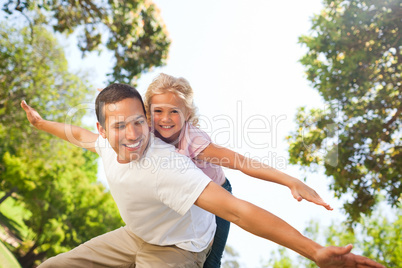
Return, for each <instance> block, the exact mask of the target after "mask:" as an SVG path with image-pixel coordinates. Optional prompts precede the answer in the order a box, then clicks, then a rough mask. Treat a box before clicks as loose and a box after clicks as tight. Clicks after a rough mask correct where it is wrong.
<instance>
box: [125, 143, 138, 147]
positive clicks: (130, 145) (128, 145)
mask: <svg viewBox="0 0 402 268" xmlns="http://www.w3.org/2000/svg"><path fill="white" fill-rule="evenodd" d="M138 145H140V142H137V143H134V144H126V146H127V147H128V148H135V147H137V146H138Z"/></svg>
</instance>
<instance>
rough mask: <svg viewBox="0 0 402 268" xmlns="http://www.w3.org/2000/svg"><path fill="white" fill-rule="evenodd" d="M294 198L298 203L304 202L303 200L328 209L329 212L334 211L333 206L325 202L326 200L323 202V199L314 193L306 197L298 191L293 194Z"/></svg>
mask: <svg viewBox="0 0 402 268" xmlns="http://www.w3.org/2000/svg"><path fill="white" fill-rule="evenodd" d="M292 194H293V197H294V198H295V199H296V200H297V201H299V202H300V201H302V200H303V199H305V200H307V201H309V202H312V203H314V204H316V205H319V206H323V207H324V208H326V209H327V210H334V209H333V208H332V207H331V205H329V204H328V203H326V202H324V200H322V198H321V197H320V196H319V195H318V194H317V193H316V192H315V191H314V193H313V194H311V193H310V194H309V193H308V194H306V195H305V196H303V195H301V194H299V192H298V191H295V192H292Z"/></svg>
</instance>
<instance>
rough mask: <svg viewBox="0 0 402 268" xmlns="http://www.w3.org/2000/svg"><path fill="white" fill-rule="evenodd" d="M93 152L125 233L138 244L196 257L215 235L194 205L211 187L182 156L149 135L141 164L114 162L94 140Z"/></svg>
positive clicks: (211, 222) (210, 218)
mask: <svg viewBox="0 0 402 268" xmlns="http://www.w3.org/2000/svg"><path fill="white" fill-rule="evenodd" d="M96 151H97V152H98V154H99V155H100V156H101V157H102V161H103V166H104V168H105V172H106V177H107V181H108V184H109V187H110V192H111V194H112V196H113V198H114V200H115V202H116V204H117V207H118V208H119V211H120V215H121V217H122V218H123V220H124V222H125V223H126V225H127V226H128V227H129V228H130V230H131V231H132V232H133V233H134V234H135V235H137V236H139V237H140V238H142V239H143V240H144V241H146V242H148V243H150V244H155V245H160V246H166V245H176V246H177V247H179V248H182V249H185V250H188V251H192V252H200V251H202V250H204V249H206V248H207V246H208V245H209V244H210V243H211V241H212V239H213V237H214V235H215V229H216V224H215V216H214V215H213V214H211V213H209V212H207V211H205V210H203V209H201V208H199V207H197V206H195V205H194V202H195V201H196V200H197V198H198V197H199V196H200V194H201V193H202V191H203V190H204V189H205V187H206V186H207V185H208V184H209V183H210V182H211V179H210V178H208V177H207V176H206V175H205V174H204V173H203V172H202V171H201V170H199V169H198V168H197V167H196V166H195V165H194V163H193V162H192V161H191V160H190V159H189V158H188V157H186V156H183V155H181V154H179V153H177V152H175V148H174V146H172V145H167V144H166V143H164V142H163V141H161V140H160V139H158V138H155V137H154V136H153V135H152V134H150V143H149V146H148V148H147V150H146V152H145V154H144V156H143V157H141V159H139V160H138V161H132V162H130V163H127V164H120V163H119V162H117V154H116V152H115V151H114V150H113V148H112V147H111V145H110V144H109V142H108V141H107V140H106V139H103V138H102V137H101V136H99V138H98V140H97V142H96Z"/></svg>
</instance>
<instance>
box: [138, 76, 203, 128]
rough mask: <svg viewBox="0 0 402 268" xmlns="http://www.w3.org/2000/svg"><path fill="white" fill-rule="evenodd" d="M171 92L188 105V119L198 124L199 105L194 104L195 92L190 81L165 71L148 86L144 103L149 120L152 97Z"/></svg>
mask: <svg viewBox="0 0 402 268" xmlns="http://www.w3.org/2000/svg"><path fill="white" fill-rule="evenodd" d="M167 92H171V93H173V94H175V95H176V96H177V97H179V98H180V99H181V100H182V101H183V103H184V106H185V107H186V111H187V113H188V121H189V122H190V123H191V124H192V125H193V126H198V116H197V107H196V106H195V105H194V101H193V96H194V92H193V89H192V88H191V86H190V83H189V82H188V81H187V80H186V79H184V78H182V77H179V78H177V77H174V76H171V75H167V74H164V73H161V74H159V75H158V76H157V77H156V78H155V79H154V80H153V81H152V83H151V84H150V85H149V86H148V89H147V92H145V98H144V104H145V110H146V113H147V117H148V120H151V111H150V105H151V99H152V97H153V96H154V95H158V94H164V93H167Z"/></svg>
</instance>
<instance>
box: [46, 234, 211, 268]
mask: <svg viewBox="0 0 402 268" xmlns="http://www.w3.org/2000/svg"><path fill="white" fill-rule="evenodd" d="M210 248H211V245H210V246H209V247H208V248H207V249H205V250H204V251H201V252H190V251H186V250H183V249H180V248H178V247H176V246H156V245H152V244H149V243H147V242H145V241H143V240H142V239H141V238H139V237H137V236H136V235H134V234H133V233H132V232H131V231H130V230H129V229H128V228H127V227H121V228H119V229H117V230H114V231H112V232H109V233H106V234H104V235H101V236H98V237H95V238H93V239H91V240H89V241H88V242H86V243H84V244H82V245H80V246H78V247H76V248H74V249H73V250H71V251H69V252H66V253H62V254H59V255H57V256H55V257H52V258H50V259H48V260H47V261H45V262H44V263H42V264H41V265H40V266H39V267H40V268H47V267H52V268H53V267H85V268H95V267H119V268H120V267H121V268H122V267H130V268H131V267H135V268H165V267H166V268H168V267H169V268H170V267H178V268H193V267H202V266H203V263H204V262H205V259H206V257H207V255H208V253H209V251H210Z"/></svg>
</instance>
